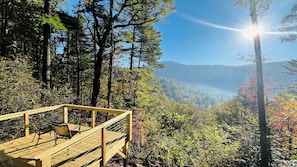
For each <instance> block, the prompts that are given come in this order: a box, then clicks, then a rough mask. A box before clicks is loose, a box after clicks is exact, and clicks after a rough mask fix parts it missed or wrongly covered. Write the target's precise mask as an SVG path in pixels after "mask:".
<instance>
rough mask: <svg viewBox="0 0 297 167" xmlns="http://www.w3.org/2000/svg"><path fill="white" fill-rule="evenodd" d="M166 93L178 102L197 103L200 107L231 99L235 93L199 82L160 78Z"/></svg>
mask: <svg viewBox="0 0 297 167" xmlns="http://www.w3.org/2000/svg"><path fill="white" fill-rule="evenodd" d="M159 81H160V83H161V85H162V89H163V91H164V94H166V96H167V97H168V98H169V99H171V100H174V101H175V102H177V103H182V104H187V103H189V102H193V103H195V104H196V105H197V106H198V107H199V108H207V107H211V106H216V105H218V104H221V103H223V102H224V101H226V100H230V99H231V98H232V97H233V95H234V94H231V93H229V92H227V91H224V90H220V89H214V88H211V87H207V86H201V85H198V84H189V83H182V82H178V81H174V80H170V79H167V78H159Z"/></svg>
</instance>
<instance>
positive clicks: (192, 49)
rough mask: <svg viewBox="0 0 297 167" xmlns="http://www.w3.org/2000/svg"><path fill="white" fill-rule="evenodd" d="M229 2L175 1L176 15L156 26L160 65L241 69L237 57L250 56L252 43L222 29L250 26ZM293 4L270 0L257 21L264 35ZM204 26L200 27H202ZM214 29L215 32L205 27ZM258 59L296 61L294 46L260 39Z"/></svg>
mask: <svg viewBox="0 0 297 167" xmlns="http://www.w3.org/2000/svg"><path fill="white" fill-rule="evenodd" d="M233 3H234V1H233V0H176V8H177V10H176V12H174V13H172V14H170V15H169V16H167V17H166V18H165V19H166V20H167V21H168V22H169V23H168V24H163V23H158V24H157V25H156V28H157V29H158V30H159V31H160V32H161V33H162V36H163V39H162V44H161V47H162V51H163V57H162V59H161V61H175V62H178V63H182V64H190V65H198V64H199V65H205V64H209V65H218V64H219V65H232V66H235V65H242V64H250V62H247V61H245V60H239V57H240V56H249V55H252V56H253V55H254V48H253V40H252V39H247V38H245V37H244V36H243V34H242V32H238V31H231V30H226V29H222V28H224V27H230V28H235V29H246V28H247V27H248V26H250V25H251V19H250V16H249V9H248V8H238V7H235V6H234V5H233ZM294 3H297V2H296V1H294V0H274V3H273V4H272V6H271V7H270V9H269V10H268V11H267V12H266V14H265V15H264V16H263V17H261V18H259V24H260V25H261V27H262V28H263V30H264V31H276V32H277V31H278V28H279V27H280V25H281V24H280V21H281V18H282V17H284V16H285V15H286V14H288V13H289V12H290V10H291V7H292V5H293V4H294ZM203 23H204V24H203ZM208 23H211V25H218V26H217V27H219V28H214V27H213V26H209V25H206V24H208ZM261 45H262V56H263V57H265V58H266V59H267V62H274V61H285V60H291V59H293V58H297V55H296V54H297V50H296V49H294V48H296V46H295V45H296V44H295V43H283V42H281V41H280V36H279V35H268V34H262V35H261Z"/></svg>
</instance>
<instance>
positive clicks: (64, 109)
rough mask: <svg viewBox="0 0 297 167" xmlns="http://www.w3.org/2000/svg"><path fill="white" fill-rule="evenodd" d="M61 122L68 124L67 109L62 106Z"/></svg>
mask: <svg viewBox="0 0 297 167" xmlns="http://www.w3.org/2000/svg"><path fill="white" fill-rule="evenodd" d="M62 109H63V122H64V123H68V108H67V107H65V106H63V107H62Z"/></svg>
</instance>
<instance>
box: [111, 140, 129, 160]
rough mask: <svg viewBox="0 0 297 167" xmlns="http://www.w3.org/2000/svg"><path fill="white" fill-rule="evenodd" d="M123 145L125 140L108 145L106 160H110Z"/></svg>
mask: <svg viewBox="0 0 297 167" xmlns="http://www.w3.org/2000/svg"><path fill="white" fill-rule="evenodd" d="M124 145H125V138H123V139H121V140H119V141H117V142H115V143H112V144H111V145H108V149H107V150H108V151H107V152H106V158H107V159H110V158H112V157H113V156H114V155H115V154H116V153H117V152H118V151H119V150H120V149H122V147H123V146H124Z"/></svg>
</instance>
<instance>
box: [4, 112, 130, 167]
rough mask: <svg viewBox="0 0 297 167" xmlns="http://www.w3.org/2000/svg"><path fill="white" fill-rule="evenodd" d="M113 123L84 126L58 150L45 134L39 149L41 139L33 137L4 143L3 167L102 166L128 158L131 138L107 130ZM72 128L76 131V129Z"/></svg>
mask: <svg viewBox="0 0 297 167" xmlns="http://www.w3.org/2000/svg"><path fill="white" fill-rule="evenodd" d="M0 118H1V117H0ZM120 119H121V118H118V119H116V120H120ZM108 122H110V123H108ZM111 123H112V120H109V121H107V122H106V123H103V124H102V125H98V126H96V127H94V128H91V127H86V126H82V127H81V133H77V134H76V135H74V136H73V137H72V138H71V139H66V140H65V139H58V142H57V145H56V146H55V140H54V132H50V133H46V134H42V135H41V139H40V140H39V144H38V145H36V143H37V138H38V135H36V137H35V140H34V141H32V140H33V138H34V134H30V135H27V136H25V137H22V138H18V139H16V140H12V141H9V142H5V143H2V144H0V167H2V166H3V167H10V166H16V167H32V166H42V167H44V166H63V167H66V166H69V167H70V166H71V167H77V166H81V167H82V166H101V165H105V164H106V163H107V161H108V160H109V159H110V158H112V157H113V156H114V155H115V154H117V153H118V154H119V155H121V156H122V157H123V158H126V149H127V142H129V140H130V139H129V134H127V133H122V132H115V131H111V130H108V128H106V127H107V126H109V125H110V124H111ZM129 126H130V125H129ZM69 127H70V129H74V127H77V125H73V124H69ZM129 130H130V129H129ZM102 140H103V141H102ZM102 154H103V155H102Z"/></svg>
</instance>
